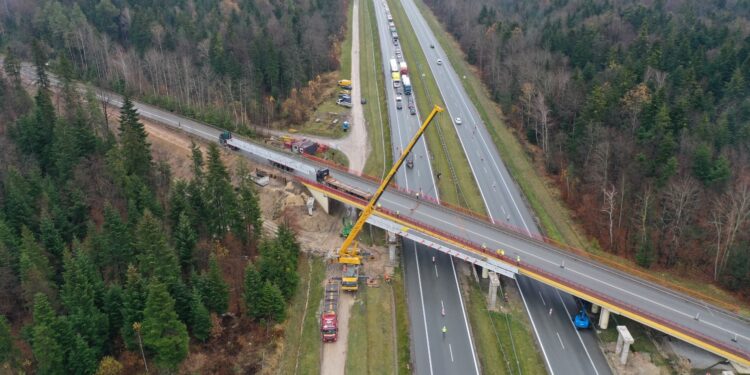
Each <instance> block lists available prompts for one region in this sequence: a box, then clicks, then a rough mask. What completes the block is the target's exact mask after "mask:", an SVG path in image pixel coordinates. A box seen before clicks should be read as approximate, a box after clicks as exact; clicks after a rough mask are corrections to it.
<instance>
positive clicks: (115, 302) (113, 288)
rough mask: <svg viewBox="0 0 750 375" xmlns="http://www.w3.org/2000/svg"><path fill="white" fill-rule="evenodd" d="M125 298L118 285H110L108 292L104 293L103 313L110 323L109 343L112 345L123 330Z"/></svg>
mask: <svg viewBox="0 0 750 375" xmlns="http://www.w3.org/2000/svg"><path fill="white" fill-rule="evenodd" d="M123 298H124V296H123V290H122V287H120V285H118V284H110V285H109V287H107V291H106V292H105V293H104V300H103V302H102V312H103V313H104V314H105V315H107V321H108V322H109V338H110V340H107V341H108V342H110V343H111V342H112V341H113V340H112V339H113V338H114V337H115V336H116V335H117V334H119V333H120V331H121V330H122V308H123Z"/></svg>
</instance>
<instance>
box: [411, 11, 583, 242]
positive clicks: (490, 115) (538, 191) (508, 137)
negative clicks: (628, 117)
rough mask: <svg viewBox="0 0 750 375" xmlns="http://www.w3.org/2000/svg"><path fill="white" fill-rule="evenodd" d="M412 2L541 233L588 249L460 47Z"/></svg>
mask: <svg viewBox="0 0 750 375" xmlns="http://www.w3.org/2000/svg"><path fill="white" fill-rule="evenodd" d="M414 2H415V3H416V4H417V7H418V8H419V10H420V12H421V13H422V15H423V16H424V18H425V19H426V20H427V24H428V25H430V28H431V29H432V32H433V33H434V34H435V37H436V38H437V40H438V42H439V43H440V45H442V46H443V50H445V52H446V54H447V57H448V59H449V60H450V62H451V65H452V66H453V69H455V70H456V73H457V74H458V75H459V76H460V77H466V78H464V80H463V82H464V88H465V89H466V92H467V93H468V95H469V97H470V98H471V101H472V102H473V103H474V105H476V107H477V110H478V111H479V114H480V116H482V120H483V121H484V123H485V124H487V129H488V130H489V133H490V135H491V136H492V140H493V141H494V143H495V145H496V146H497V149H498V151H499V153H500V156H501V157H502V159H503V162H504V163H505V165H506V166H507V167H508V169H509V171H510V173H511V175H513V178H514V180H515V181H516V183H518V185H519V186H520V187H521V190H522V191H523V194H524V196H525V198H526V200H527V201H528V202H529V204H530V205H531V208H532V209H533V210H534V213H535V214H536V216H537V218H538V220H539V222H540V223H541V225H542V227H543V228H544V231H545V233H546V234H547V235H548V236H549V237H552V238H554V239H555V240H558V241H561V242H564V243H567V244H569V245H572V246H575V247H579V248H590V247H591V243H589V242H588V241H587V240H586V239H585V238H584V237H583V236H580V235H579V234H578V233H577V231H576V229H575V228H574V224H573V221H572V220H571V219H570V217H571V216H570V213H569V211H568V209H567V208H566V207H565V206H564V205H563V204H562V203H561V202H560V201H559V200H557V199H555V196H556V193H555V188H554V187H550V186H548V185H549V184H548V182H547V181H546V180H545V179H544V178H543V177H541V176H539V175H538V174H537V173H536V170H535V169H534V165H533V163H532V162H531V161H529V159H528V158H527V156H526V153H525V152H524V150H523V146H522V145H521V144H520V143H519V142H518V140H517V139H516V137H515V135H514V134H513V133H512V132H511V130H510V129H508V128H507V127H506V126H505V124H504V122H503V119H502V111H501V110H500V107H499V106H498V105H497V104H496V103H494V102H493V101H492V100H490V95H489V93H488V92H487V89H486V88H485V86H484V84H482V81H481V80H480V79H479V77H478V76H477V75H476V74H474V73H473V70H471V69H470V68H469V64H468V63H467V62H466V60H465V57H464V54H463V52H462V50H461V47H460V46H459V45H458V43H457V42H456V41H455V40H454V39H453V38H452V37H451V36H450V34H449V33H448V32H447V31H446V30H445V29H444V28H443V27H442V25H441V24H440V23H439V22H438V21H437V19H436V18H435V15H434V14H433V13H432V11H431V10H430V9H429V7H427V6H426V5H425V4H424V3H423V2H422V1H421V0H414Z"/></svg>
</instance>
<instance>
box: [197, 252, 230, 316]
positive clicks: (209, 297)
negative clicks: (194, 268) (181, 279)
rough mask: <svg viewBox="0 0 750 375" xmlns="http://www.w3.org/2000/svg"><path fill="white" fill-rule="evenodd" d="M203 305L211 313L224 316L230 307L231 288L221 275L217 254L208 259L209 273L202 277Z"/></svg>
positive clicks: (200, 284)
mask: <svg viewBox="0 0 750 375" xmlns="http://www.w3.org/2000/svg"><path fill="white" fill-rule="evenodd" d="M199 286H200V292H201V295H202V296H203V303H204V304H205V305H206V308H208V310H209V311H211V312H215V313H218V314H223V313H225V312H226V311H227V307H228V306H229V286H227V283H226V282H225V281H224V277H223V276H222V274H221V269H220V268H219V263H218V261H217V259H216V254H211V256H210V257H209V259H208V273H204V274H203V275H202V276H201V282H200V283H199Z"/></svg>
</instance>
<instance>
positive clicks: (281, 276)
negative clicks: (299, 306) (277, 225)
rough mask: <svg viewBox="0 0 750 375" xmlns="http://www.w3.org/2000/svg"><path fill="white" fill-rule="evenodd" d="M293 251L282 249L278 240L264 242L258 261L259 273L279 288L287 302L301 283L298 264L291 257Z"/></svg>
mask: <svg viewBox="0 0 750 375" xmlns="http://www.w3.org/2000/svg"><path fill="white" fill-rule="evenodd" d="M285 241H286V240H285ZM291 251H292V250H288V249H284V248H282V244H281V241H279V239H278V238H276V239H274V240H273V241H263V243H261V245H260V255H261V256H260V260H259V261H258V271H259V272H260V274H261V276H262V277H263V279H264V280H269V281H271V283H273V284H275V285H276V286H278V287H279V289H281V292H282V293H283V295H284V298H286V299H287V300H288V299H289V298H291V297H292V296H293V295H294V292H295V291H296V290H297V284H298V283H299V276H298V275H297V264H296V261H295V260H293V259H292V257H291V256H290V252H291ZM293 262H295V263H293Z"/></svg>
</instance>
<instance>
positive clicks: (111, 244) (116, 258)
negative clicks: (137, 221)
mask: <svg viewBox="0 0 750 375" xmlns="http://www.w3.org/2000/svg"><path fill="white" fill-rule="evenodd" d="M101 237H102V241H103V246H104V249H103V250H104V251H103V253H102V257H103V259H101V261H100V262H98V263H99V264H100V265H101V266H102V268H103V269H105V270H107V273H108V274H109V275H110V276H109V278H110V279H111V280H122V279H123V277H124V276H125V271H126V270H127V263H128V261H132V258H133V247H132V245H131V242H132V240H131V235H130V231H129V230H128V226H127V223H125V222H124V221H123V220H122V217H121V216H120V213H119V212H118V211H117V209H115V208H114V207H112V206H111V205H109V204H107V205H105V206H104V224H102V233H101Z"/></svg>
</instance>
